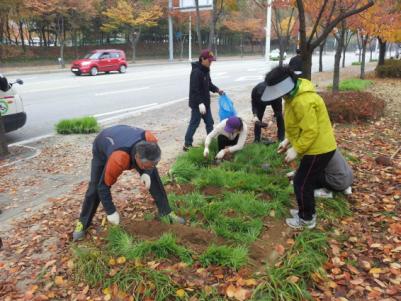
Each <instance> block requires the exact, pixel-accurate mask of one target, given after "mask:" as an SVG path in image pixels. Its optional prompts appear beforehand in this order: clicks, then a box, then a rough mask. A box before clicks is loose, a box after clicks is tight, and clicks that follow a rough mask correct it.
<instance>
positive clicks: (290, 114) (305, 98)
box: [262, 66, 337, 229]
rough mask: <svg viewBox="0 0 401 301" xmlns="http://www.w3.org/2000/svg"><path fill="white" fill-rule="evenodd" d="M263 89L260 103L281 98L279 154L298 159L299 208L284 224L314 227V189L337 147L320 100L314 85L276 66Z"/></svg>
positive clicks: (322, 102)
mask: <svg viewBox="0 0 401 301" xmlns="http://www.w3.org/2000/svg"><path fill="white" fill-rule="evenodd" d="M265 81H266V84H267V85H266V89H265V91H264V92H263V95H262V100H264V101H269V100H270V99H276V98H278V97H283V98H284V100H285V104H284V124H285V136H286V138H285V139H284V140H283V141H282V142H281V143H280V144H279V147H278V152H279V153H284V152H286V154H285V162H286V163H290V162H291V161H293V160H295V159H296V158H297V157H300V158H301V162H300V164H299V167H298V169H297V171H296V173H295V177H294V192H295V196H296V199H297V203H298V209H292V210H290V213H291V216H292V218H287V219H286V223H287V225H288V226H290V227H292V228H303V227H306V228H310V229H311V228H314V227H315V226H316V211H315V199H314V194H313V192H314V190H315V189H316V188H319V184H318V183H319V179H320V178H321V177H323V176H324V169H325V168H326V166H327V164H328V163H329V161H330V159H331V158H332V156H333V155H334V153H335V151H336V148H337V145H336V140H335V137H334V133H333V128H332V125H331V122H330V118H329V115H328V113H327V109H326V105H325V103H324V101H323V99H322V98H321V97H320V96H319V95H318V94H317V93H316V90H315V88H314V86H313V84H312V83H311V82H310V81H309V80H307V79H303V78H298V77H297V76H296V75H295V73H294V72H293V71H292V70H291V69H290V68H289V67H288V66H281V67H276V68H274V69H273V70H271V71H270V72H269V73H268V74H266V78H265Z"/></svg>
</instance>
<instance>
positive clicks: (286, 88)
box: [262, 76, 295, 101]
mask: <svg viewBox="0 0 401 301" xmlns="http://www.w3.org/2000/svg"><path fill="white" fill-rule="evenodd" d="M294 87H295V83H294V81H293V79H292V78H291V77H290V76H289V77H287V78H285V79H283V80H282V81H281V82H279V83H277V84H275V85H273V86H266V88H265V90H264V92H263V95H262V101H271V100H274V99H277V98H280V97H283V96H284V95H286V94H287V93H288V92H290V91H291V90H292V89H294Z"/></svg>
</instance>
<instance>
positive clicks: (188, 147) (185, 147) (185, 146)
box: [182, 144, 192, 152]
mask: <svg viewBox="0 0 401 301" xmlns="http://www.w3.org/2000/svg"><path fill="white" fill-rule="evenodd" d="M191 147H192V144H191V145H186V144H185V145H184V147H183V148H182V150H183V151H184V152H187V151H189V149H190V148H191Z"/></svg>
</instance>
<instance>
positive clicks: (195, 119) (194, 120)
mask: <svg viewBox="0 0 401 301" xmlns="http://www.w3.org/2000/svg"><path fill="white" fill-rule="evenodd" d="M201 119H203V121H204V122H205V126H206V133H207V134H209V133H210V132H211V131H213V124H214V121H213V116H212V111H211V109H210V106H206V114H204V115H202V114H201V113H200V111H199V108H198V107H195V108H192V109H191V119H190V121H189V125H188V129H187V132H186V133H185V145H187V146H190V145H192V142H193V137H194V134H195V132H196V130H197V129H198V126H199V123H200V121H201Z"/></svg>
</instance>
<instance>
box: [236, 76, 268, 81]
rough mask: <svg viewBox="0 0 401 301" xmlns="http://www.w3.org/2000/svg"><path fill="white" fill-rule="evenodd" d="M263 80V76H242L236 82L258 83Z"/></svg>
mask: <svg viewBox="0 0 401 301" xmlns="http://www.w3.org/2000/svg"><path fill="white" fill-rule="evenodd" d="M261 79H263V75H250V76H241V77H239V78H237V79H236V80H235V81H236V82H246V81H256V80H261Z"/></svg>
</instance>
